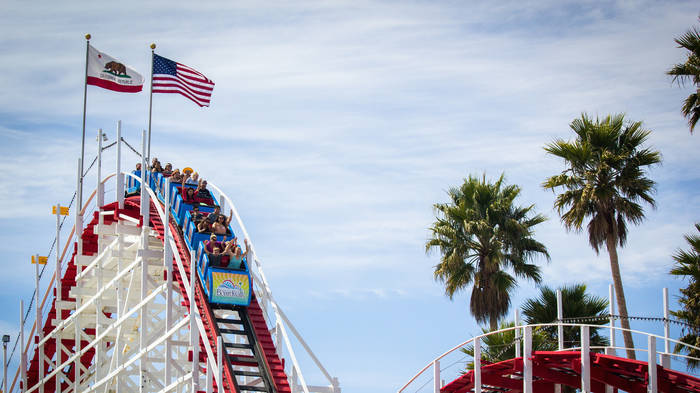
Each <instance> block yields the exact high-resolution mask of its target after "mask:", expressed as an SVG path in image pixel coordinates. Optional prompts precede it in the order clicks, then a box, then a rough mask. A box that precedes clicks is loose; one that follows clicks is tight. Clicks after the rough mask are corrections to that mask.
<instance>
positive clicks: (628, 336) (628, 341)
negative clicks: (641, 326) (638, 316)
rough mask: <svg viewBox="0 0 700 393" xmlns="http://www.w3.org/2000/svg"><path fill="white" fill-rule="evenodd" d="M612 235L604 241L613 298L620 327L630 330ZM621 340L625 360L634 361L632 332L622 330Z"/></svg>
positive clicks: (615, 246)
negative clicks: (624, 348)
mask: <svg viewBox="0 0 700 393" xmlns="http://www.w3.org/2000/svg"><path fill="white" fill-rule="evenodd" d="M615 240H616V239H615V236H614V234H608V237H607V239H606V241H605V243H606V246H607V248H608V254H609V255H610V271H611V272H612V279H613V286H614V287H615V298H616V300H617V309H618V310H619V313H620V325H621V326H622V328H623V329H629V328H630V322H629V320H628V319H627V301H626V300H625V290H624V289H623V288H622V275H621V274H620V264H619V262H618V259H617V244H616V243H617V242H616V241H615ZM622 338H623V339H624V342H625V347H626V348H627V358H629V359H636V357H635V354H634V341H633V340H632V332H630V331H629V330H624V331H623V332H622Z"/></svg>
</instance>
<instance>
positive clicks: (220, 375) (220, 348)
mask: <svg viewBox="0 0 700 393" xmlns="http://www.w3.org/2000/svg"><path fill="white" fill-rule="evenodd" d="M223 352H224V345H223V343H222V342H221V336H219V337H217V338H216V385H217V387H218V391H219V393H224V372H223V371H224V370H223V367H222V365H223V361H222V357H223Z"/></svg>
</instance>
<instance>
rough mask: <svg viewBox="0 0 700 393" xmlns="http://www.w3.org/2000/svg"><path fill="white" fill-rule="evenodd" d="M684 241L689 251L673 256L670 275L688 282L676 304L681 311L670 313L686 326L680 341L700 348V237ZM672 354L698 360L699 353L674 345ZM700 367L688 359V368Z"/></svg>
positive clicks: (686, 237) (699, 364) (696, 236)
mask: <svg viewBox="0 0 700 393" xmlns="http://www.w3.org/2000/svg"><path fill="white" fill-rule="evenodd" d="M695 229H697V230H698V231H699V232H700V224H695ZM685 240H686V241H687V242H688V244H689V245H690V247H691V249H690V250H689V251H685V250H678V251H677V252H676V254H674V255H673V259H674V260H675V261H676V263H675V264H674V266H673V268H672V269H671V272H670V273H671V274H673V275H674V276H679V277H682V278H685V279H687V280H688V286H687V287H686V288H681V290H680V291H681V297H680V298H679V299H678V303H680V305H681V309H680V310H678V311H672V312H671V313H672V314H673V315H674V316H675V317H676V318H678V319H680V320H681V321H683V322H685V323H686V324H687V326H686V327H684V328H683V336H682V337H681V338H680V341H682V342H684V343H686V344H690V345H693V346H696V347H700V236H698V235H692V236H691V235H686V236H685ZM674 352H676V353H679V352H686V353H687V354H688V356H692V357H695V358H700V351H698V350H696V349H693V348H690V349H689V348H688V347H686V346H683V345H680V344H676V346H675V348H674ZM698 366H700V362H698V361H697V360H695V359H688V368H689V369H691V370H692V369H695V368H697V367H698Z"/></svg>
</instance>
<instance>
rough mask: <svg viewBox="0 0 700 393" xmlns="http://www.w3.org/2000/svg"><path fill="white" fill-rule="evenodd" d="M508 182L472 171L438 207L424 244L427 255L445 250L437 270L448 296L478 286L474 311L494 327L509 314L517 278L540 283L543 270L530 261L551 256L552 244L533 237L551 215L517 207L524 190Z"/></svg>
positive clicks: (474, 290) (473, 294)
mask: <svg viewBox="0 0 700 393" xmlns="http://www.w3.org/2000/svg"><path fill="white" fill-rule="evenodd" d="M503 180H504V175H501V176H500V177H499V179H498V180H497V181H496V182H495V183H490V182H487V181H486V176H485V175H484V176H483V177H482V178H481V179H478V178H476V177H472V176H471V175H470V176H469V177H468V178H467V179H465V180H464V184H462V186H460V187H454V188H451V189H450V190H449V191H448V195H449V197H450V202H448V203H437V204H435V205H434V209H435V215H436V221H435V222H434V223H433V225H432V226H431V227H430V231H431V235H432V236H431V238H430V239H429V240H428V241H427V242H426V245H425V250H426V253H429V252H430V251H431V250H433V249H437V250H439V251H440V254H441V258H440V262H439V263H438V264H437V265H436V266H435V271H434V274H435V279H436V280H439V281H442V282H443V283H444V284H445V294H446V295H447V296H449V297H450V299H452V298H453V296H454V294H455V293H456V292H458V291H460V290H463V289H466V288H467V287H468V286H469V285H471V284H473V286H472V292H471V298H470V302H469V309H470V311H471V314H472V315H473V316H474V318H476V320H477V322H479V323H486V322H489V325H490V327H491V329H493V330H495V329H497V328H498V320H499V319H500V318H501V317H502V316H504V315H506V314H507V313H508V309H509V308H510V293H511V292H512V290H513V289H514V288H515V286H516V285H517V283H516V278H525V279H528V280H532V281H534V282H540V280H541V277H540V269H539V267H538V266H537V265H536V264H534V263H531V260H532V259H533V258H534V257H535V256H538V255H542V256H545V257H546V258H547V260H549V253H548V252H547V248H546V247H545V246H544V245H543V244H542V243H540V242H538V241H536V240H535V239H534V238H533V227H534V226H535V225H537V224H539V223H541V222H543V221H545V219H546V218H545V217H544V216H542V215H539V214H535V215H532V216H530V214H531V212H532V210H533V208H534V205H530V206H527V207H520V206H516V205H515V204H514V200H515V198H516V197H517V196H518V195H519V194H520V188H519V187H518V186H515V185H505V184H504V183H503ZM509 271H510V272H512V274H511V273H509Z"/></svg>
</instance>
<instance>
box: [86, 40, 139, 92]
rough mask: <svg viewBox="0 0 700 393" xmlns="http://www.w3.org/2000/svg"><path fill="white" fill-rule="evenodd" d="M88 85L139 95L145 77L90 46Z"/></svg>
mask: <svg viewBox="0 0 700 393" xmlns="http://www.w3.org/2000/svg"><path fill="white" fill-rule="evenodd" d="M87 84H88V85H95V86H99V87H102V88H104V89H109V90H114V91H120V92H124V93H138V92H139V91H141V89H143V76H141V74H139V73H138V72H136V71H134V69H133V68H130V67H128V66H126V65H124V63H121V62H119V61H118V60H117V59H115V58H113V57H112V56H109V55H107V54H105V53H103V52H100V51H98V50H97V49H95V48H93V47H92V46H91V45H88V64H87Z"/></svg>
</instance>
